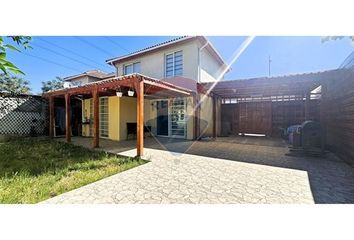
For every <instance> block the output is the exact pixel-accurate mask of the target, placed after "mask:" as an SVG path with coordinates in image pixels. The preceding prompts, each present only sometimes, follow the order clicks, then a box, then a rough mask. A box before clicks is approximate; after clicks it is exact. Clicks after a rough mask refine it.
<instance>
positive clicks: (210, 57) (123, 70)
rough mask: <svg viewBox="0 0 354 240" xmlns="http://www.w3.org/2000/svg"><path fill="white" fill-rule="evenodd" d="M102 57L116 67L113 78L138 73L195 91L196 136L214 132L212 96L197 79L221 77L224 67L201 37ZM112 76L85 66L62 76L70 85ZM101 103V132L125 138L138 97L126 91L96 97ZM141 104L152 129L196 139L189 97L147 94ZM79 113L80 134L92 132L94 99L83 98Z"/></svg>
mask: <svg viewBox="0 0 354 240" xmlns="http://www.w3.org/2000/svg"><path fill="white" fill-rule="evenodd" d="M106 62H107V63H108V64H110V65H112V66H114V67H115V68H116V76H117V77H122V76H123V77H124V76H126V75H130V74H133V73H139V74H142V75H144V76H148V77H151V78H154V79H158V80H161V81H166V82H169V83H172V84H174V85H176V86H179V87H183V88H187V89H189V90H192V91H194V92H196V93H197V94H198V97H199V98H203V99H204V101H202V103H201V105H200V113H199V117H198V119H199V120H198V121H199V122H198V125H199V126H200V127H199V129H198V131H199V133H198V136H201V137H205V136H212V134H213V126H212V125H213V114H212V111H213V107H212V98H211V97H210V96H209V95H208V94H207V93H206V92H205V91H202V85H201V84H200V83H206V82H213V81H215V80H216V79H223V75H222V73H224V72H225V69H226V68H227V66H226V64H225V62H224V61H223V59H222V58H221V57H220V55H219V54H218V52H217V51H216V50H215V48H214V47H213V46H212V45H211V43H210V42H209V41H208V40H207V39H206V38H205V37H201V36H196V37H179V38H176V39H173V40H170V41H167V42H163V43H160V44H157V45H154V46H151V47H147V48H144V49H142V50H139V51H136V52H133V53H131V54H128V55H124V56H120V57H117V58H113V59H109V60H107V61H106ZM110 77H113V76H112V75H109V74H105V73H102V72H98V71H88V72H85V73H83V74H79V75H76V76H71V77H67V78H65V81H70V82H71V85H72V86H81V85H84V84H87V83H90V82H95V81H101V80H104V79H107V78H108V79H109V78H110ZM198 90H199V91H198ZM99 104H100V107H99V111H100V115H99V117H100V121H99V122H100V127H99V132H100V137H101V138H108V139H112V140H125V139H126V138H127V123H134V122H136V119H137V116H136V104H137V99H136V98H135V97H128V96H126V94H125V95H124V96H123V97H117V96H105V97H100V103H99ZM144 106H145V109H144V121H145V125H146V126H149V127H151V131H152V134H154V135H156V136H165V137H176V138H184V139H193V138H195V133H194V132H193V131H194V124H195V122H194V121H193V108H194V107H193V99H192V97H183V98H174V97H164V98H159V99H145V103H144ZM219 114H220V113H219ZM82 115H83V116H82V119H83V122H84V124H83V127H82V135H83V136H93V124H92V122H93V100H92V98H86V99H84V100H83V101H82ZM218 118H220V116H218ZM219 122H220V121H219Z"/></svg>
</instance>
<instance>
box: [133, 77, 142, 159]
mask: <svg viewBox="0 0 354 240" xmlns="http://www.w3.org/2000/svg"><path fill="white" fill-rule="evenodd" d="M135 90H136V95H137V105H136V106H137V108H136V118H137V124H136V155H137V157H141V156H143V155H144V80H143V79H139V81H138V82H137V83H136V85H135Z"/></svg>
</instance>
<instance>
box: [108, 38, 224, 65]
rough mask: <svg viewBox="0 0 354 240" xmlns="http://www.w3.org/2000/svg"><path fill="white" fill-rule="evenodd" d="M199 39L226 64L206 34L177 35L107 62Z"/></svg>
mask: <svg viewBox="0 0 354 240" xmlns="http://www.w3.org/2000/svg"><path fill="white" fill-rule="evenodd" d="M195 39H198V40H200V41H201V42H202V43H208V44H207V45H206V46H207V48H208V50H209V51H210V52H211V54H212V55H213V56H214V57H215V58H216V59H217V60H218V61H219V62H220V64H221V65H223V64H226V63H225V61H224V60H223V59H222V57H221V56H220V54H219V53H218V52H217V51H216V49H215V48H214V47H213V45H212V44H211V43H210V42H209V41H208V39H207V38H206V37H204V36H182V37H177V38H174V39H171V40H168V41H165V42H162V43H158V44H155V45H152V46H149V47H146V48H143V49H140V50H138V51H135V52H132V53H129V54H127V55H123V56H119V57H116V58H111V59H108V60H106V63H108V64H113V63H116V62H119V61H123V60H128V59H130V58H133V57H136V56H139V55H142V54H145V53H150V52H152V51H155V50H160V49H162V48H164V47H170V46H171V45H175V44H178V43H182V42H186V41H191V40H195Z"/></svg>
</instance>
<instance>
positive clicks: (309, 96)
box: [305, 92, 311, 121]
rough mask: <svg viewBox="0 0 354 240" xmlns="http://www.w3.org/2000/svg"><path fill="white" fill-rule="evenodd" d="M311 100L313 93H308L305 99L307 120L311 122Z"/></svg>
mask: <svg viewBox="0 0 354 240" xmlns="http://www.w3.org/2000/svg"><path fill="white" fill-rule="evenodd" d="M310 98H311V93H310V92H307V93H306V98H305V120H306V121H307V120H310Z"/></svg>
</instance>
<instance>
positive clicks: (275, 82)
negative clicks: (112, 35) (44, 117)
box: [44, 36, 354, 159]
mask: <svg viewBox="0 0 354 240" xmlns="http://www.w3.org/2000/svg"><path fill="white" fill-rule="evenodd" d="M107 63H108V64H110V65H112V66H114V67H115V69H116V71H115V74H114V75H109V74H105V73H98V72H96V73H93V72H95V71H93V72H92V71H88V72H85V73H83V74H79V75H76V76H72V77H68V78H66V81H69V82H72V84H70V85H71V87H68V88H64V89H60V90H56V91H50V92H47V93H45V95H44V96H45V97H46V98H48V99H49V123H50V124H49V132H50V136H51V137H53V136H54V130H55V127H54V125H55V123H56V119H55V112H58V111H57V110H56V108H55V107H56V106H59V105H60V104H61V105H62V110H63V113H62V114H61V116H62V117H64V118H65V124H64V123H62V125H63V126H65V136H66V140H67V142H70V141H71V135H72V133H74V132H75V131H72V128H74V127H75V126H76V127H78V128H79V129H81V130H82V131H76V132H77V133H78V135H79V136H86V137H91V136H92V137H93V146H94V147H98V146H99V139H100V138H107V139H112V140H118V141H120V140H126V139H127V138H128V137H129V135H130V133H132V134H131V135H133V137H134V138H135V135H136V141H137V145H136V146H137V155H138V156H141V155H143V148H144V130H145V127H147V129H148V130H149V131H151V134H153V135H155V136H161V137H169V138H182V139H188V140H192V139H200V138H203V137H213V138H215V137H216V136H218V135H225V136H228V135H239V134H241V135H243V134H246V133H252V134H262V135H272V136H273V135H277V134H281V132H282V131H283V130H282V129H284V128H287V127H288V126H290V125H293V124H301V123H302V122H303V121H305V120H315V121H318V122H320V124H321V127H322V128H323V129H324V130H325V131H324V133H325V134H323V135H322V141H321V142H322V144H324V145H325V144H326V143H327V144H328V146H329V147H331V149H334V150H335V151H336V152H339V153H341V155H343V156H344V157H345V158H347V159H352V156H354V155H353V154H354V152H353V151H352V149H353V148H352V146H353V141H352V138H350V135H348V134H347V132H350V131H352V130H353V129H352V126H349V125H348V127H346V128H344V127H342V126H344V125H345V126H346V124H347V118H345V117H342V116H351V115H352V113H353V111H352V109H351V107H350V106H351V105H350V104H351V102H348V99H352V96H353V92H352V89H353V88H352V86H353V85H352V83H353V79H354V78H353V76H354V72H353V71H354V69H353V68H350V67H349V68H341V69H334V70H327V71H323V72H315V73H313V72H312V73H302V74H293V75H286V76H275V77H259V78H253V79H241V80H240V79H239V80H229V81H220V82H219V81H217V82H216V84H215V83H214V82H215V81H216V80H220V79H222V78H223V74H224V73H225V72H226V70H227V66H226V64H225V62H224V61H223V60H222V58H221V57H220V55H219V54H218V53H217V51H216V50H215V48H214V47H213V46H212V45H211V44H210V42H208V40H207V39H206V38H205V37H199V36H197V37H181V38H176V39H173V40H171V41H167V42H164V43H161V44H157V45H154V46H151V47H148V48H145V49H142V50H139V51H136V52H133V53H131V54H128V55H125V56H120V57H117V58H113V59H109V60H107ZM75 81H76V82H79V83H75ZM75 85H76V87H74V86H75ZM338 96H340V98H339V97H338ZM74 102H75V103H74ZM348 103H349V104H348ZM75 106H78V108H77V107H75ZM75 109H76V110H75ZM77 109H79V111H78V110H77ZM75 121H76V123H79V124H76V125H75V124H73V122H75ZM338 123H340V124H338ZM129 126H133V129H132V128H131V127H129ZM74 135H75V134H74ZM344 140H345V141H344Z"/></svg>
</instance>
